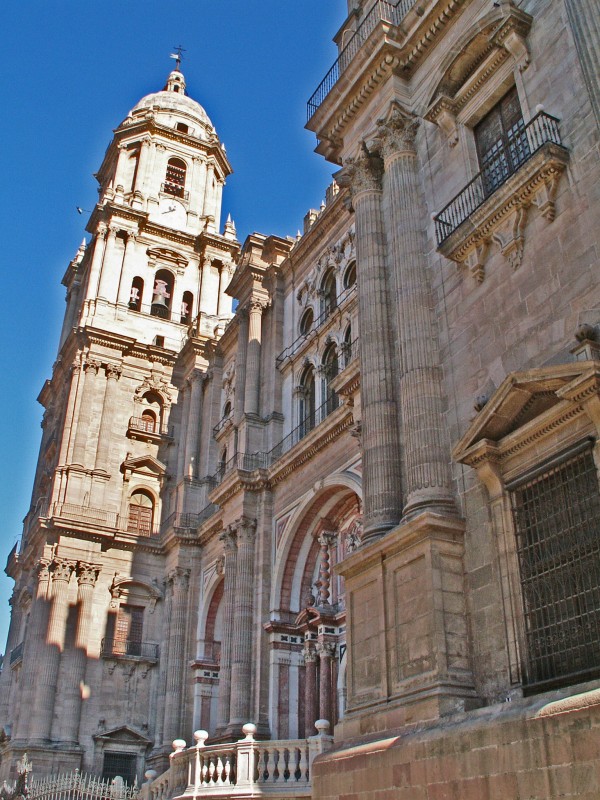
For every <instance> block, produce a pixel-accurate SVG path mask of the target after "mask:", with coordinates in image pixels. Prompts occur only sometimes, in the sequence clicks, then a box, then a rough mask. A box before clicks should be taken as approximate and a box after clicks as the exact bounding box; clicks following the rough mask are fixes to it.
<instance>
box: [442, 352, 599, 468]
mask: <svg viewBox="0 0 600 800" xmlns="http://www.w3.org/2000/svg"><path fill="white" fill-rule="evenodd" d="M599 379H600V364H599V363H598V362H597V361H574V362H571V363H568V364H559V365H556V366H550V367H540V368H537V369H531V370H527V371H525V372H514V373H512V374H511V375H509V376H508V377H507V378H506V379H505V380H504V381H503V382H502V383H501V385H500V386H499V387H498V389H496V391H495V392H494V393H493V395H492V396H491V397H490V399H489V400H488V402H487V403H486V405H485V406H484V407H483V409H482V410H481V411H480V412H479V414H478V415H477V416H476V417H475V419H474V420H473V421H472V423H471V424H470V426H469V428H468V429H467V431H466V433H465V435H464V436H463V437H462V439H461V440H460V442H459V443H458V444H457V445H456V447H455V448H454V451H453V457H454V458H455V459H456V460H457V461H466V460H467V459H468V456H469V452H470V451H471V450H472V449H473V448H475V447H476V445H478V444H480V443H482V442H486V443H488V444H493V443H498V442H500V441H501V440H502V439H504V438H505V437H507V436H510V435H511V434H513V433H514V432H515V431H517V430H519V429H523V428H526V427H527V426H529V425H531V424H534V423H535V421H536V420H539V419H541V418H543V417H546V416H551V415H552V410H553V409H554V410H555V411H558V410H559V407H560V409H563V408H564V409H566V408H567V407H568V406H569V405H573V403H574V402H577V401H578V400H581V399H583V396H584V394H587V392H588V390H589V387H590V386H593V387H595V386H596V385H597V384H598V381H599Z"/></svg>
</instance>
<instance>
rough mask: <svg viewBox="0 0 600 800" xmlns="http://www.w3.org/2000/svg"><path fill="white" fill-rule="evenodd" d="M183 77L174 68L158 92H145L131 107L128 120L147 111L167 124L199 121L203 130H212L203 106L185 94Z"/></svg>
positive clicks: (137, 117) (158, 120) (143, 114)
mask: <svg viewBox="0 0 600 800" xmlns="http://www.w3.org/2000/svg"><path fill="white" fill-rule="evenodd" d="M185 87H186V83H185V77H184V75H183V73H182V72H181V71H180V70H178V69H175V70H173V71H172V72H171V73H170V74H169V77H168V78H167V82H166V84H165V87H164V89H163V90H162V91H160V92H152V93H151V94H147V95H146V96H145V97H142V99H141V100H140V101H139V102H138V103H137V104H136V105H135V106H134V107H133V108H132V110H131V111H130V113H129V114H128V120H136V119H139V118H140V117H143V116H145V115H146V114H148V113H149V112H151V113H152V114H154V116H155V118H156V120H157V122H162V123H163V124H167V125H169V124H170V123H171V124H172V122H173V121H177V120H181V121H185V122H188V123H190V125H193V124H194V123H200V125H201V127H202V128H204V129H205V130H210V131H212V132H214V126H213V124H212V122H211V121H210V118H209V116H208V114H207V113H206V111H205V110H204V108H203V107H202V106H201V105H200V103H198V102H196V100H192V98H191V97H188V96H187V95H186V94H185Z"/></svg>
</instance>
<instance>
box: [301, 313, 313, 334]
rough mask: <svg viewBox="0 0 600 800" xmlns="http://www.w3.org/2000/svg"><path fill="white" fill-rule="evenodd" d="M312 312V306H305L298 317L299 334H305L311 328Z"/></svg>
mask: <svg viewBox="0 0 600 800" xmlns="http://www.w3.org/2000/svg"><path fill="white" fill-rule="evenodd" d="M313 322H314V314H313V310H312V308H307V309H306V311H305V312H304V314H302V317H301V319H300V335H301V336H306V335H307V334H308V333H310V331H311V330H312V326H313Z"/></svg>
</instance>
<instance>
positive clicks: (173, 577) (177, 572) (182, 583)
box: [167, 567, 190, 591]
mask: <svg viewBox="0 0 600 800" xmlns="http://www.w3.org/2000/svg"><path fill="white" fill-rule="evenodd" d="M167 581H168V582H169V583H170V584H171V585H172V587H173V590H175V589H178V590H180V591H183V590H185V589H187V587H188V585H189V582H190V570H189V569H185V568H184V567H175V569H173V570H171V572H169V574H168V575H167Z"/></svg>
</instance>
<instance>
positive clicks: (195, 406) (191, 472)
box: [185, 372, 204, 478]
mask: <svg viewBox="0 0 600 800" xmlns="http://www.w3.org/2000/svg"><path fill="white" fill-rule="evenodd" d="M188 383H189V387H190V388H189V390H188V391H189V392H190V402H189V409H188V424H187V436H186V442H185V475H186V476H187V477H189V478H195V477H197V474H198V455H199V453H198V451H199V442H200V420H201V419H202V384H203V383H204V374H203V373H201V372H194V373H193V374H192V376H191V377H190V378H189V380H188Z"/></svg>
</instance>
